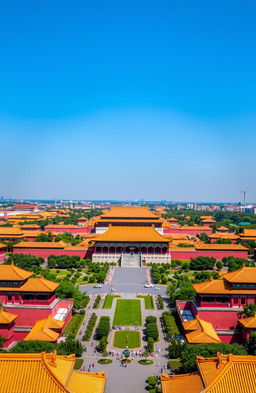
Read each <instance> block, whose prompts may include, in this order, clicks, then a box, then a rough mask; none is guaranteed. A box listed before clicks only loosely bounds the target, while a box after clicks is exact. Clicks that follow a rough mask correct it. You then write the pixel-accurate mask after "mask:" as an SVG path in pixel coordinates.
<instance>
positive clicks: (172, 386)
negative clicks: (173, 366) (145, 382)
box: [161, 373, 224, 393]
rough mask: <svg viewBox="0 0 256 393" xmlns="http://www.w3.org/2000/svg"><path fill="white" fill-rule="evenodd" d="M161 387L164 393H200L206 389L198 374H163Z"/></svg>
mask: <svg viewBox="0 0 256 393" xmlns="http://www.w3.org/2000/svg"><path fill="white" fill-rule="evenodd" d="M161 385H162V392H163V393H199V392H201V391H202V390H203V388H204V385H203V382H202V379H201V377H200V375H198V373H193V374H181V375H173V376H170V375H168V374H162V375H161ZM223 393H224V392H223Z"/></svg>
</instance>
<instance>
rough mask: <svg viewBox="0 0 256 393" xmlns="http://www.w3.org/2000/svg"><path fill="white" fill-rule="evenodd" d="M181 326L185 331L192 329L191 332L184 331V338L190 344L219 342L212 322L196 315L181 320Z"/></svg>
mask: <svg viewBox="0 0 256 393" xmlns="http://www.w3.org/2000/svg"><path fill="white" fill-rule="evenodd" d="M182 326H183V328H184V330H185V331H188V330H192V331H191V332H189V333H186V339H187V341H188V343H190V344H204V343H220V342H221V340H220V338H219V337H218V335H217V334H216V332H215V330H214V328H213V326H212V324H211V323H210V322H206V321H204V320H202V319H200V318H198V317H197V318H196V319H193V320H192V321H187V322H182Z"/></svg>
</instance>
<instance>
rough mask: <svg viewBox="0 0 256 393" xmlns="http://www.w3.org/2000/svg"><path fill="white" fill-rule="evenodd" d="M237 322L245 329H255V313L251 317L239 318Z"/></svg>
mask: <svg viewBox="0 0 256 393" xmlns="http://www.w3.org/2000/svg"><path fill="white" fill-rule="evenodd" d="M238 322H239V323H240V324H241V325H242V326H244V327H245V328H247V329H256V313H255V314H254V316H253V317H248V318H241V319H239V320H238Z"/></svg>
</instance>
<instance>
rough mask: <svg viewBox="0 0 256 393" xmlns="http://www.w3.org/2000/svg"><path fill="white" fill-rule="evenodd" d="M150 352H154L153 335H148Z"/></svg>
mask: <svg viewBox="0 0 256 393" xmlns="http://www.w3.org/2000/svg"><path fill="white" fill-rule="evenodd" d="M147 350H148V352H150V353H152V352H154V339H153V338H152V337H148V344H147Z"/></svg>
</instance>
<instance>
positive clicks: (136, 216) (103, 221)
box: [95, 206, 164, 233]
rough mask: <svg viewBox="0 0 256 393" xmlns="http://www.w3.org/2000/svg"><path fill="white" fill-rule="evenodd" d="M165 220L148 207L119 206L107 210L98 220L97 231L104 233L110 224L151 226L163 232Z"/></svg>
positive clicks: (118, 225)
mask: <svg viewBox="0 0 256 393" xmlns="http://www.w3.org/2000/svg"><path fill="white" fill-rule="evenodd" d="M163 222H164V220H163V219H162V218H161V217H160V216H159V215H158V214H156V213H153V212H152V211H151V210H149V209H148V208H147V207H138V206H136V207H131V206H117V207H112V209H111V210H108V211H105V212H104V213H103V214H102V215H101V216H100V217H99V219H98V220H97V222H96V225H95V231H96V233H104V232H105V231H106V230H107V229H108V227H109V226H110V225H112V226H117V227H122V226H125V227H128V226H131V227H151V226H154V227H155V228H156V230H157V231H158V232H160V233H163V228H162V224H163Z"/></svg>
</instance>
